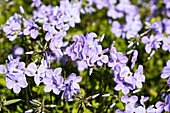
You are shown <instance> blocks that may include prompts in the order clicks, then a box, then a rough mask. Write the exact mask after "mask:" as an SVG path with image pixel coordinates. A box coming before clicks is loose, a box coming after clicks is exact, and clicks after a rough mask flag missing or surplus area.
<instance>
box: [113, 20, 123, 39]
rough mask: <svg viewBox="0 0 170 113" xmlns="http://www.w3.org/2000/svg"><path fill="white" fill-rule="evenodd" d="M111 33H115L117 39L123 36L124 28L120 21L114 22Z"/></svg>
mask: <svg viewBox="0 0 170 113" xmlns="http://www.w3.org/2000/svg"><path fill="white" fill-rule="evenodd" d="M111 32H112V33H114V34H115V36H116V37H117V38H119V37H120V36H121V35H122V32H123V26H122V25H120V23H119V22H118V21H113V23H112V28H111Z"/></svg>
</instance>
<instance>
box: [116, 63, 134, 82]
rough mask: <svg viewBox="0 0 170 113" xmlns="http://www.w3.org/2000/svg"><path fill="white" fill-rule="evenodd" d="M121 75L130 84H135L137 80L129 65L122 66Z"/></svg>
mask: <svg viewBox="0 0 170 113" xmlns="http://www.w3.org/2000/svg"><path fill="white" fill-rule="evenodd" d="M114 74H115V73H114ZM119 76H120V77H121V79H124V81H125V82H127V83H130V84H134V83H135V81H136V78H135V77H133V76H132V72H130V69H129V67H127V66H122V67H121V69H120V73H119Z"/></svg>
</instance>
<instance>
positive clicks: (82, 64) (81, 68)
mask: <svg viewBox="0 0 170 113" xmlns="http://www.w3.org/2000/svg"><path fill="white" fill-rule="evenodd" d="M76 63H77V66H78V71H80V72H81V71H84V70H85V69H87V68H88V65H87V63H86V62H85V61H83V60H78V61H77V62H76Z"/></svg>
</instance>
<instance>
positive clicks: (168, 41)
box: [162, 36, 170, 52]
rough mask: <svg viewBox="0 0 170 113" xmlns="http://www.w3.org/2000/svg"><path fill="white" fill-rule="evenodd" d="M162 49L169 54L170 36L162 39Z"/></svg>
mask: <svg viewBox="0 0 170 113" xmlns="http://www.w3.org/2000/svg"><path fill="white" fill-rule="evenodd" d="M162 49H163V50H165V51H167V50H168V51H169V52H170V36H168V37H167V38H164V39H163V45H162Z"/></svg>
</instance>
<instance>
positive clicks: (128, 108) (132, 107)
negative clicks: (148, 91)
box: [116, 94, 170, 113]
mask: <svg viewBox="0 0 170 113" xmlns="http://www.w3.org/2000/svg"><path fill="white" fill-rule="evenodd" d="M169 99H170V94H169V95H167V96H166V97H165V101H164V102H161V101H158V102H157V103H156V104H155V107H156V108H154V105H150V106H149V107H148V108H146V106H145V102H146V101H147V100H149V97H144V96H141V99H140V104H138V103H137V101H138V97H137V96H131V97H128V96H122V97H121V101H122V102H123V103H125V111H122V110H119V109H118V110H116V113H129V112H135V113H161V112H162V111H163V110H165V111H166V112H168V111H170V102H169Z"/></svg>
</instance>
